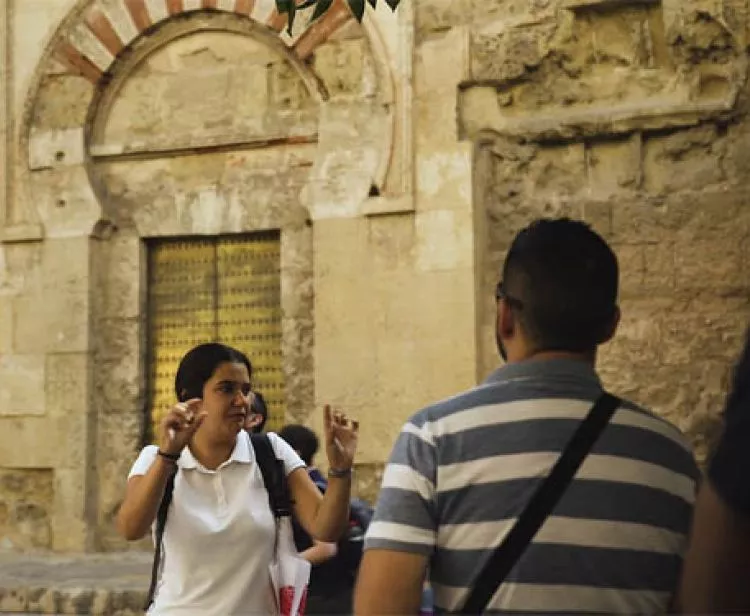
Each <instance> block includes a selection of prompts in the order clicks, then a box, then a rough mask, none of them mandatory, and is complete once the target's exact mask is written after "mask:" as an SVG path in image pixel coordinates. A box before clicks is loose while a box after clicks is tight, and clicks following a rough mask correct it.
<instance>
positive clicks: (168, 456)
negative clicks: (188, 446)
mask: <svg viewBox="0 0 750 616" xmlns="http://www.w3.org/2000/svg"><path fill="white" fill-rule="evenodd" d="M156 454H157V455H158V456H159V457H160V458H162V459H164V460H167V461H169V462H172V463H174V464H176V463H177V460H179V459H180V455H181V453H173V452H170V451H165V450H164V449H162V448H161V447H160V448H159V449H157V450H156Z"/></svg>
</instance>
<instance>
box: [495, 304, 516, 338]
mask: <svg viewBox="0 0 750 616" xmlns="http://www.w3.org/2000/svg"><path fill="white" fill-rule="evenodd" d="M516 325H517V323H516V317H515V315H514V314H513V310H511V307H510V306H508V302H506V301H505V300H504V299H499V300H497V333H498V335H500V336H502V337H503V338H510V337H511V336H512V335H513V333H514V332H515V329H516Z"/></svg>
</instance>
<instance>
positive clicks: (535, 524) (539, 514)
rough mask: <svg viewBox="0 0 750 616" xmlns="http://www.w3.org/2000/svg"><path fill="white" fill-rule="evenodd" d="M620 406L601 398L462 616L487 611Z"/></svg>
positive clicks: (607, 396)
mask: <svg viewBox="0 0 750 616" xmlns="http://www.w3.org/2000/svg"><path fill="white" fill-rule="evenodd" d="M618 406H620V399H619V398H617V397H615V396H613V395H611V394H608V393H607V392H604V393H603V394H602V395H601V396H599V398H598V399H597V401H596V402H595V403H594V406H593V407H591V410H590V411H589V413H588V415H587V416H586V419H584V420H583V421H582V422H581V423H580V424H579V426H578V428H577V429H576V431H575V434H573V437H572V438H571V439H570V442H569V443H568V445H567V447H566V448H565V451H563V453H562V454H561V456H560V457H559V458H558V460H557V462H556V463H555V466H554V467H553V468H552V471H551V472H550V474H549V476H548V477H547V479H546V480H545V481H544V482H542V484H541V485H540V486H539V488H537V491H536V492H535V493H534V495H533V496H532V497H531V500H530V501H529V504H528V505H527V506H526V509H524V511H523V513H521V515H520V517H519V518H518V520H517V521H516V523H515V525H514V526H513V528H512V529H511V530H510V532H509V533H508V534H507V535H506V537H505V540H504V541H503V542H502V543H501V544H500V545H499V546H498V547H497V548H496V549H495V551H494V553H493V554H492V556H490V559H489V560H488V561H487V563H486V564H485V566H484V568H483V569H482V571H481V573H480V574H479V577H478V578H477V581H476V583H475V585H474V588H473V589H472V591H471V593H470V595H469V598H468V599H467V600H466V603H465V605H464V609H463V610H462V611H461V613H462V614H481V613H482V612H484V610H485V609H486V608H487V605H488V604H489V602H490V601H491V600H492V597H493V596H494V595H495V592H496V591H497V589H498V588H499V587H500V585H501V584H502V583H503V581H504V580H505V578H506V577H507V576H508V574H509V573H510V572H511V571H512V570H513V567H515V565H516V563H517V562H518V559H519V558H520V557H521V555H522V554H523V553H524V551H525V550H526V548H527V547H528V545H529V543H531V541H532V540H533V539H534V536H535V535H536V534H537V532H538V531H539V529H540V528H541V527H542V525H543V524H544V521H545V520H546V519H547V517H548V516H549V515H550V513H552V510H553V509H554V508H555V505H557V503H558V501H559V500H560V498H561V497H562V495H563V494H564V493H565V490H567V488H568V486H569V485H570V482H571V481H572V480H573V477H574V476H575V474H576V472H577V471H578V469H579V468H580V466H581V463H582V462H583V460H584V459H585V458H586V456H587V455H588V454H589V452H590V451H591V449H592V447H593V446H594V443H596V441H597V439H598V438H599V435H600V434H601V433H602V431H603V430H604V428H605V427H606V425H607V424H608V423H609V420H610V419H611V417H612V415H613V414H614V412H615V410H616V409H617V407H618Z"/></svg>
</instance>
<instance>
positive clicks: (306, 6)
mask: <svg viewBox="0 0 750 616" xmlns="http://www.w3.org/2000/svg"><path fill="white" fill-rule="evenodd" d="M317 2H318V0H305V1H304V2H303V3H302V4H298V5H297V10H298V11H302V10H304V9H309V8H310V7H311V6H312V5H313V4H317Z"/></svg>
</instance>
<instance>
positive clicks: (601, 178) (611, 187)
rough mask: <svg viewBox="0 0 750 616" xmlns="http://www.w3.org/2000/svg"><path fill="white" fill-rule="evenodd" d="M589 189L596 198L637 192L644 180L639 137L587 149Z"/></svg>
mask: <svg viewBox="0 0 750 616" xmlns="http://www.w3.org/2000/svg"><path fill="white" fill-rule="evenodd" d="M586 167H587V172H588V185H589V190H590V191H591V193H592V194H593V195H594V196H596V197H608V196H610V195H614V194H617V193H619V192H620V191H622V190H623V189H630V190H635V189H637V188H638V187H639V184H640V179H641V143H640V138H639V137H637V136H636V137H625V138H623V139H613V140H610V141H595V142H590V143H589V144H588V145H587V148H586Z"/></svg>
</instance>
